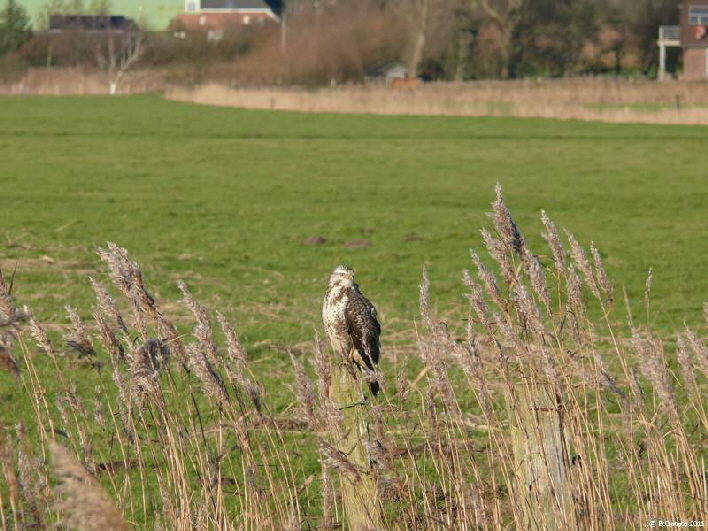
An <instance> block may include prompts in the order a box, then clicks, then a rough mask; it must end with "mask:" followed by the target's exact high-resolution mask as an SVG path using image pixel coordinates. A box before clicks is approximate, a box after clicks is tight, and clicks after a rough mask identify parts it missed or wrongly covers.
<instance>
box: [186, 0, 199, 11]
mask: <svg viewBox="0 0 708 531" xmlns="http://www.w3.org/2000/svg"><path fill="white" fill-rule="evenodd" d="M186 11H187V13H194V12H196V11H197V2H195V1H194V0H191V1H190V0H187V5H186Z"/></svg>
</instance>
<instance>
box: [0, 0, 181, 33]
mask: <svg viewBox="0 0 708 531" xmlns="http://www.w3.org/2000/svg"><path fill="white" fill-rule="evenodd" d="M0 3H4V0H0ZM17 3H18V4H19V5H21V6H22V7H24V8H25V9H26V10H27V13H28V14H29V15H30V16H31V17H32V28H33V29H43V28H44V26H45V25H46V13H47V7H48V6H59V9H58V11H60V12H64V13H76V14H86V15H90V14H93V13H95V12H96V6H97V5H100V4H101V3H102V2H101V0H17ZM106 3H107V4H108V5H109V12H110V14H111V15H123V16H126V17H129V18H132V19H133V20H135V21H137V22H140V23H141V24H142V25H144V27H145V28H146V29H151V30H162V29H165V28H167V26H168V24H169V23H170V20H172V19H173V18H174V17H175V16H176V15H178V14H179V13H182V12H184V0H108V2H106Z"/></svg>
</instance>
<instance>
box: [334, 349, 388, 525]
mask: <svg viewBox="0 0 708 531" xmlns="http://www.w3.org/2000/svg"><path fill="white" fill-rule="evenodd" d="M331 392H332V400H333V401H334V404H335V405H336V406H337V407H338V408H339V410H340V411H341V413H342V416H343V418H344V420H343V422H342V431H341V432H339V433H335V434H333V435H334V440H333V442H334V445H335V446H336V447H337V449H338V450H339V451H340V452H343V453H344V454H346V456H347V458H348V459H349V461H351V463H353V464H354V465H355V466H356V467H357V468H358V469H359V474H358V475H354V474H351V473H341V474H340V483H341V488H342V503H343V504H344V513H345V516H346V519H347V521H348V522H349V529H351V530H352V531H372V530H377V531H378V530H383V524H382V521H381V516H380V514H379V500H378V489H377V485H376V479H375V478H374V477H373V476H372V475H371V472H370V469H371V460H370V458H369V452H368V442H369V421H368V408H369V406H368V404H367V403H366V402H365V401H364V396H363V394H362V392H361V379H357V378H355V377H354V375H353V374H352V373H351V372H350V370H349V368H348V367H347V365H346V362H342V363H339V364H338V365H336V366H335V367H334V368H333V373H332V391H331Z"/></svg>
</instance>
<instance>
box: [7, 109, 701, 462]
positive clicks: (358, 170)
mask: <svg viewBox="0 0 708 531" xmlns="http://www.w3.org/2000/svg"><path fill="white" fill-rule="evenodd" d="M0 124H2V125H1V126H0V161H1V163H0V183H1V184H2V195H1V196H0V197H1V199H0V201H1V203H0V227H2V233H1V234H0V236H1V237H2V238H3V245H2V246H0V267H1V268H2V270H3V271H4V272H5V273H6V274H8V273H9V272H11V271H13V270H16V277H15V297H16V300H17V301H18V303H19V304H27V305H28V306H29V307H30V308H31V309H32V310H33V311H34V312H35V314H36V315H37V316H38V318H39V320H40V321H41V322H42V323H46V324H47V325H48V327H49V329H50V330H52V331H54V332H56V331H57V330H58V329H60V328H61V327H60V326H56V325H64V324H66V323H67V322H68V319H67V317H66V312H65V311H64V305H66V304H70V305H72V306H74V307H76V308H77V309H78V311H79V313H80V314H81V316H82V317H84V318H86V319H87V320H88V319H90V313H91V305H92V302H93V295H92V290H91V288H90V285H89V283H88V280H87V276H88V275H91V276H94V277H96V278H98V279H100V280H105V279H106V270H105V267H104V266H103V264H102V263H101V262H100V260H99V258H98V257H97V255H96V253H95V249H96V248H97V246H103V245H105V243H106V241H114V242H116V243H117V244H118V245H120V246H122V247H125V248H127V249H128V250H129V251H130V253H131V257H132V258H133V259H134V260H136V261H137V262H138V263H139V264H141V266H142V267H143V273H144V277H145V281H146V284H147V286H148V288H149V289H151V290H152V292H153V294H154V295H155V296H156V299H157V301H158V304H159V306H160V307H161V308H162V309H163V310H164V311H165V312H166V313H167V314H168V315H170V317H172V318H175V321H176V322H177V323H178V324H179V325H180V326H184V331H187V330H188V327H187V325H188V324H189V323H191V321H190V320H188V319H187V315H186V313H185V310H184V308H183V307H178V306H177V305H176V302H177V301H178V300H179V299H180V298H181V294H180V292H179V290H178V288H177V286H176V281H177V280H178V279H183V280H185V282H186V283H187V284H188V285H189V287H190V289H191V290H192V292H193V293H194V295H195V296H196V297H197V299H199V300H200V301H201V302H202V303H203V304H204V305H205V306H206V307H207V308H209V309H219V310H220V311H221V312H223V313H224V314H225V315H226V316H227V317H229V318H230V319H231V320H232V321H233V322H234V323H235V324H236V325H237V326H238V328H239V331H240V334H241V339H242V342H243V344H244V346H245V347H246V348H247V349H248V351H249V354H250V357H251V358H252V360H253V362H254V364H253V367H254V371H256V372H258V371H260V372H261V374H259V375H258V376H259V377H260V378H262V380H263V381H264V382H265V383H266V385H268V386H272V389H273V390H272V392H271V394H270V397H269V398H270V403H271V405H274V406H275V408H276V410H277V411H282V409H283V408H285V407H286V406H287V405H288V404H290V403H291V401H292V394H291V393H290V392H289V391H288V392H285V391H282V390H281V389H282V388H281V387H279V386H278V384H280V383H281V382H282V381H283V380H285V381H288V382H289V381H292V369H291V366H290V361H289V360H288V357H287V354H286V353H285V349H286V347H297V346H298V345H300V347H301V348H304V349H306V350H305V351H308V349H310V347H309V346H308V345H307V343H310V342H311V341H312V339H313V337H314V333H315V330H316V329H317V330H320V331H321V323H320V307H321V300H322V295H323V294H324V290H325V284H326V279H327V276H328V273H329V271H330V270H331V269H332V268H333V267H335V266H336V265H338V264H339V263H346V264H348V265H350V266H352V267H353V268H354V269H355V270H356V272H357V281H358V282H359V284H360V285H361V288H362V290H363V291H364V293H365V294H366V295H368V296H369V297H370V298H371V299H372V300H373V301H374V302H375V303H376V304H377V306H378V308H379V311H380V314H381V321H382V324H383V337H382V339H383V357H384V360H386V358H387V349H388V350H389V352H390V351H391V350H392V347H394V346H405V345H411V344H412V343H413V342H414V340H415V336H414V334H413V333H412V329H413V327H414V325H415V320H416V319H417V315H418V285H419V283H420V281H421V272H422V268H423V266H425V267H427V269H428V271H429V274H430V278H431V282H432V302H433V303H434V305H435V309H436V311H437V313H439V314H440V315H442V316H443V318H449V319H459V320H460V324H461V322H462V318H463V317H464V316H465V315H466V312H467V304H468V303H467V301H466V299H464V298H463V293H465V288H464V287H463V285H462V283H461V276H462V275H461V272H462V270H463V269H465V268H471V267H472V266H471V263H470V259H469V253H468V249H469V248H470V247H472V248H475V249H478V250H481V247H482V240H481V236H480V234H479V229H480V228H481V227H484V226H488V225H489V223H488V220H487V218H486V216H485V213H486V212H488V211H490V206H489V203H490V202H491V201H492V200H493V199H494V190H493V187H494V184H495V183H496V182H497V181H498V182H501V183H502V185H503V187H504V194H505V198H506V202H507V204H508V205H509V208H510V209H511V211H512V213H513V214H514V215H515V217H516V220H517V222H518V224H519V227H520V229H521V231H522V232H523V233H524V235H525V236H526V237H527V238H528V240H529V242H530V247H531V249H532V250H533V249H539V252H542V251H540V250H541V249H546V246H545V244H544V245H541V244H542V240H541V237H540V233H541V232H542V225H541V222H540V220H539V217H540V211H541V209H546V210H547V211H548V213H549V214H550V216H551V217H552V218H553V219H554V221H555V222H556V224H557V225H558V226H559V227H565V228H567V229H569V230H570V231H571V232H573V233H574V234H575V236H576V237H577V238H578V240H579V241H580V242H581V243H582V244H583V245H585V246H586V247H587V246H589V244H590V241H591V240H594V242H595V244H596V245H597V247H598V248H599V249H600V250H601V251H602V254H603V259H604V261H605V264H606V266H607V269H608V272H609V274H610V277H611V278H612V279H613V280H614V281H615V283H616V285H617V286H618V287H619V288H620V290H619V291H616V293H617V296H618V298H619V297H620V296H621V293H622V292H621V288H622V287H623V286H624V287H625V288H626V290H627V293H628V297H629V299H630V300H632V301H633V303H635V304H636V305H635V307H634V308H633V311H634V312H635V314H639V315H643V314H642V313H641V312H642V305H643V292H644V283H645V277H646V273H647V270H648V269H649V267H653V271H654V275H653V278H654V282H653V289H652V293H653V306H652V313H651V315H650V317H649V319H650V320H651V321H652V324H653V325H654V326H655V327H656V328H659V329H662V330H664V331H668V330H672V329H675V328H680V327H681V326H682V325H683V322H684V321H686V322H687V323H689V324H695V323H698V322H700V321H701V320H702V315H701V313H702V312H701V305H702V304H703V302H704V301H706V300H708V289H707V287H708V277H707V276H706V275H705V266H704V264H705V262H706V259H707V258H708V234H707V233H706V231H705V220H706V207H705V202H706V200H708V181H706V179H705V168H704V163H703V150H704V149H705V148H706V146H707V144H708V142H707V140H706V133H705V129H704V128H703V127H689V126H646V125H607V124H598V123H581V122H571V121H567V122H563V121H549V120H536V119H516V118H442V117H441V118H434V117H383V116H351V115H349V116H336V115H309V114H299V113H285V112H268V111H245V110H238V109H226V108H210V107H199V106H193V105H189V104H181V103H174V102H167V101H164V100H162V99H161V98H160V97H158V96H139V97H126V98H123V97H121V98H117V97H116V98H107V97H81V98H64V97H62V98H51V97H50V98H44V97H41V98H4V99H0ZM312 237H321V238H324V239H326V242H324V243H323V244H321V245H307V244H305V243H303V242H304V241H305V240H307V239H308V238H312ZM354 240H367V242H368V245H366V246H356V245H355V246H352V245H347V242H351V241H354ZM542 261H543V262H544V263H546V265H548V267H549V268H550V267H552V264H551V260H550V258H547V257H542ZM106 283H108V282H106ZM622 306H623V302H622V301H621V300H618V301H617V307H618V308H617V311H624V310H623V309H622ZM639 320H641V321H642V322H644V320H646V318H644V317H642V318H641V319H639ZM455 324H456V323H451V325H452V327H453V328H454V327H455ZM303 345H304V346H303ZM46 370H47V373H46V374H45V375H44V376H45V377H46V376H48V375H50V373H51V369H49V368H47V369H46ZM79 370H81V371H82V374H83V375H84V376H85V377H86V380H85V381H84V382H83V383H86V382H88V381H91V382H92V383H93V382H94V381H98V379H101V381H104V380H106V379H107V378H108V376H107V375H103V376H101V377H100V378H99V377H98V376H96V375H94V373H93V372H91V371H88V370H87V369H86V368H82V369H79ZM384 370H385V371H386V365H385V364H384ZM412 370H413V369H412ZM413 376H415V373H413ZM86 388H87V389H88V392H87V393H88V394H87V396H91V393H92V390H91V389H92V388H91V386H90V385H88V384H87V385H86ZM0 389H3V390H2V392H0V398H2V401H3V402H2V403H3V404H4V405H2V406H0V424H5V425H12V424H14V423H15V422H17V421H20V420H21V421H25V422H27V423H28V424H29V426H30V432H31V426H32V423H33V422H35V420H34V419H33V418H32V417H33V415H32V410H31V408H30V404H29V403H28V401H27V400H26V398H23V397H24V395H23V394H22V392H21V389H20V388H15V387H14V384H13V383H12V379H11V377H10V376H8V375H6V374H0ZM461 400H464V398H461ZM310 465H311V468H312V469H313V470H315V469H317V466H318V465H317V463H316V461H313V462H312V463H310ZM310 465H308V466H307V467H306V468H307V469H308V470H310Z"/></svg>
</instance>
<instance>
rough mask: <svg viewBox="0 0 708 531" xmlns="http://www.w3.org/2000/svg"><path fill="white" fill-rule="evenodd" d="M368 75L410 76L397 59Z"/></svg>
mask: <svg viewBox="0 0 708 531" xmlns="http://www.w3.org/2000/svg"><path fill="white" fill-rule="evenodd" d="M707 1H708V0H707ZM366 77H367V78H369V79H371V80H383V81H385V82H387V83H388V82H391V81H392V80H394V79H403V78H407V77H408V69H407V68H406V67H405V66H403V65H402V64H401V63H399V62H397V61H392V62H390V63H386V64H383V65H381V66H377V67H376V68H372V69H371V70H369V71H368V72H367V74H366Z"/></svg>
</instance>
